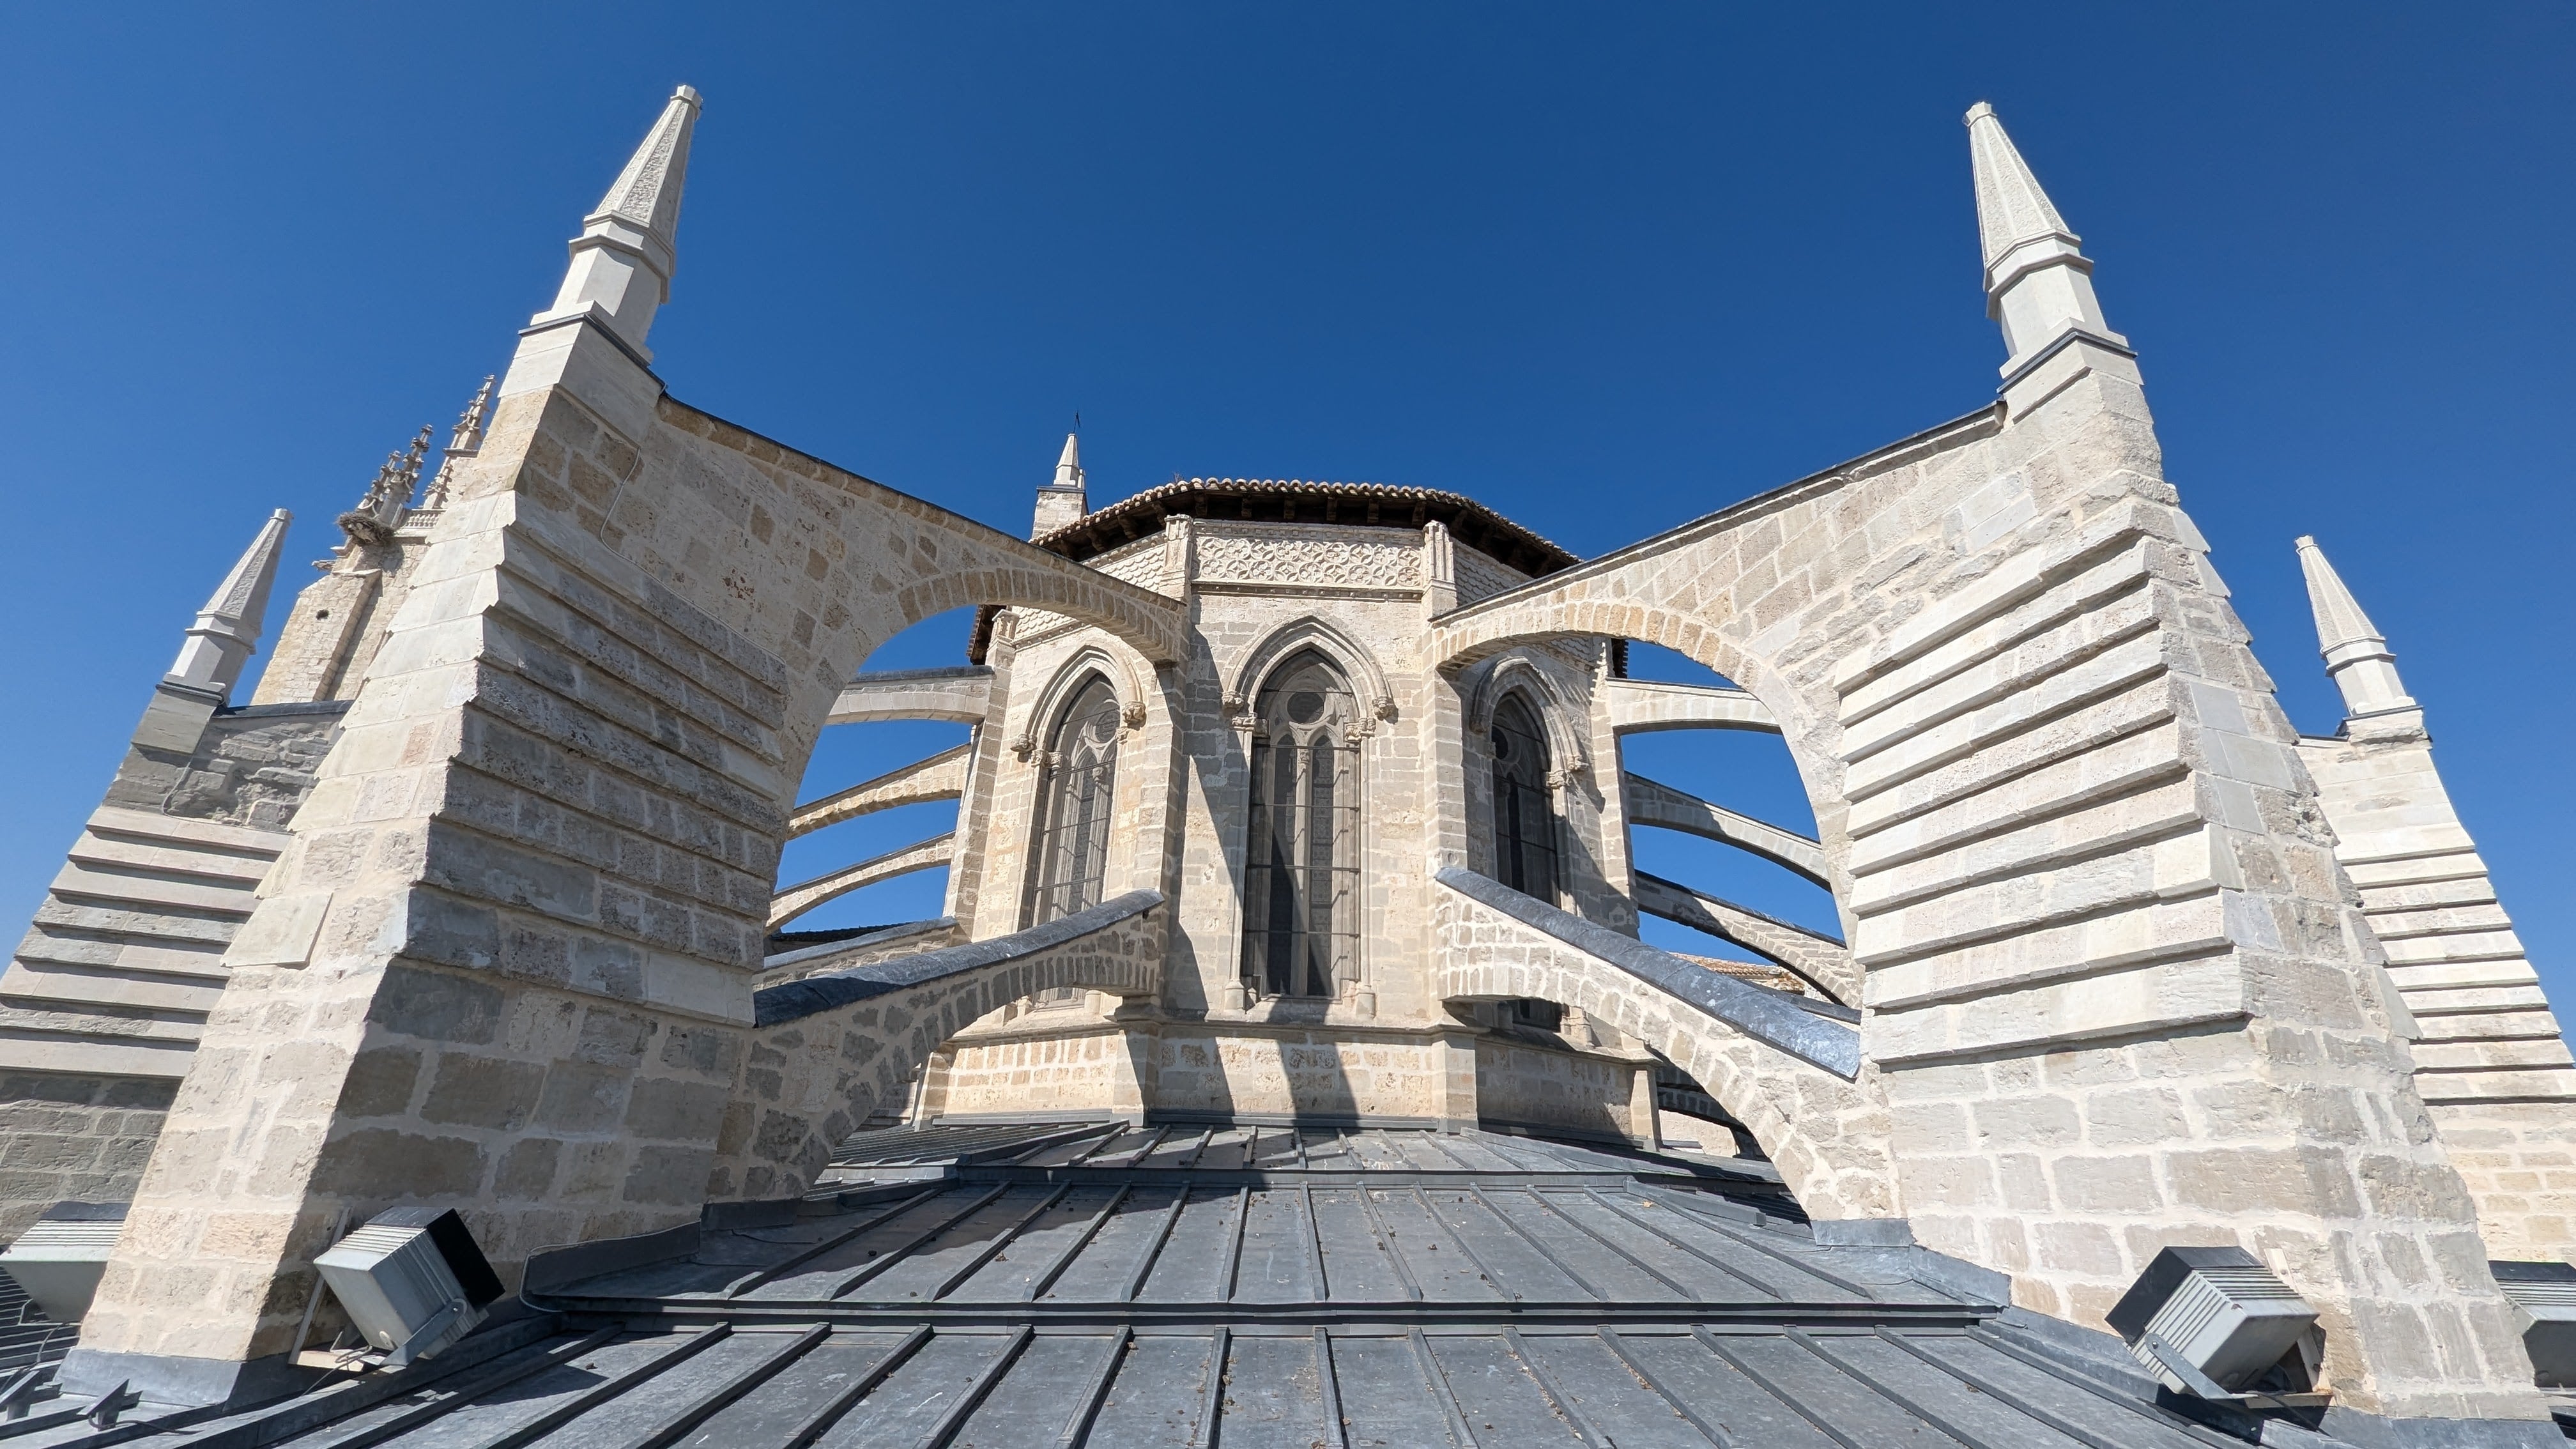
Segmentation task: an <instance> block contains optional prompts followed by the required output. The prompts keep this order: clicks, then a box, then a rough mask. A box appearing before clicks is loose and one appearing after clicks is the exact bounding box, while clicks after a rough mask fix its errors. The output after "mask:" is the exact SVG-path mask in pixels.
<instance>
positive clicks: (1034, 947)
mask: <svg viewBox="0 0 2576 1449" xmlns="http://www.w3.org/2000/svg"><path fill="white" fill-rule="evenodd" d="M1164 927H1165V922H1164V912H1163V910H1162V896H1161V895H1160V894H1159V893H1157V892H1153V891H1136V892H1131V893H1129V894H1127V895H1124V896H1120V897H1118V898H1116V899H1115V900H1111V901H1106V902H1103V903H1102V904H1100V905H1098V906H1094V907H1092V908H1091V909H1089V910H1087V911H1082V912H1079V913H1077V914H1075V915H1071V916H1066V917H1064V918H1062V919H1060V920H1056V921H1050V922H1048V923H1047V924H1045V925H1043V926H1035V927H1031V928H1030V929H1028V930H1025V931H1021V932H1018V933H1016V934H1014V935H1010V936H1003V937H998V938H996V939H994V940H990V941H978V942H975V943H972V944H970V945H964V946H951V947H948V948H946V949H944V950H938V951H928V952H923V953H920V954H917V955H912V956H906V957H901V958H898V959H896V960H893V961H888V962H884V963H881V964H878V965H875V966H868V967H862V968H860V969H858V970H854V971H848V972H842V973H837V974H834V973H817V974H814V975H810V976H806V977H804V978H802V979H800V980H797V981H794V982H791V983H788V984H787V985H784V986H779V987H774V988H771V989H770V990H767V991H764V992H762V993H761V995H760V1000H759V1016H758V1024H757V1026H756V1028H755V1031H754V1035H753V1039H752V1042H751V1045H750V1051H749V1053H748V1055H747V1057H746V1070H745V1071H744V1073H743V1076H742V1082H741V1085H740V1087H739V1088H738V1090H737V1092H736V1094H735V1097H734V1109H735V1115H734V1118H733V1120H730V1121H729V1122H728V1123H727V1130H726V1134H725V1137H724V1139H723V1141H722V1142H721V1143H720V1147H719V1152H718V1154H717V1158H716V1160H715V1162H714V1164H713V1166H712V1168H711V1170H710V1173H709V1176H708V1195H709V1197H711V1198H713V1199H715V1200H718V1201H752V1200H770V1199H776V1198H782V1197H794V1196H800V1195H802V1194H803V1193H804V1192H806V1191H807V1190H809V1189H810V1188H812V1186H813V1185H814V1180H815V1178H816V1176H817V1175H818V1174H820V1173H821V1171H822V1170H823V1168H824V1166H825V1165H826V1164H828V1163H829V1162H830V1160H831V1154H832V1149H833V1148H834V1147H836V1146H838V1145H839V1143H840V1142H841V1140H842V1139H843V1138H845V1137H847V1136H849V1135H850V1133H852V1132H854V1131H856V1130H857V1129H858V1126H859V1124H860V1123H862V1122H865V1121H866V1120H867V1119H868V1117H869V1115H870V1114H871V1113H872V1112H873V1111H874V1110H875V1108H876V1107H877V1106H878V1105H879V1104H881V1103H884V1102H888V1101H892V1100H894V1099H896V1098H897V1097H899V1096H900V1095H901V1094H902V1092H903V1090H904V1088H905V1086H906V1084H908V1083H909V1082H911V1081H912V1079H913V1077H914V1076H915V1075H917V1074H918V1073H919V1072H920V1071H921V1069H922V1067H923V1065H924V1064H925V1063H927V1062H928V1061H929V1060H930V1057H931V1054H932V1053H933V1052H935V1051H937V1050H938V1049H939V1047H940V1044H941V1043H943V1042H945V1041H947V1040H948V1039H949V1038H951V1037H953V1036H955V1035H956V1034H957V1033H958V1032H960V1031H962V1030H964V1029H965V1028H966V1027H967V1026H968V1025H970V1024H971V1023H973V1022H975V1021H977V1020H979V1019H980V1018H982V1017H984V1016H986V1015H989V1014H990V1013H992V1012H994V1011H998V1010H1000V1009H1001V1008H1002V1007H1003V1006H1005V1005H1007V1004H1009V1003H1010V1002H1013V1001H1017V1000H1020V999H1021V998H1023V997H1027V996H1033V995H1036V994H1037V993H1039V992H1041V991H1047V990H1051V989H1079V990H1091V991H1102V992H1107V993H1109V994H1111V995H1115V996H1149V995H1152V994H1154V993H1155V992H1157V991H1159V990H1160V989H1161V985H1162V958H1163V953H1162V932H1163V930H1164Z"/></svg>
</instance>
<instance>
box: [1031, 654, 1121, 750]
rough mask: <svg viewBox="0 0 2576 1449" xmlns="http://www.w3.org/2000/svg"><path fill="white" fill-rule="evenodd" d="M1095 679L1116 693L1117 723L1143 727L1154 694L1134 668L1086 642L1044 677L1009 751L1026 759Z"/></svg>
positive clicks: (1119, 658)
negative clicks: (1043, 683)
mask: <svg viewBox="0 0 2576 1449" xmlns="http://www.w3.org/2000/svg"><path fill="white" fill-rule="evenodd" d="M1094 678H1098V679H1100V680H1102V681H1104V682H1106V683H1107V684H1108V686H1109V689H1110V692H1111V693H1113V694H1115V695H1117V696H1118V718H1119V723H1120V724H1122V725H1124V726H1125V727H1126V728H1127V729H1129V730H1131V731H1132V730H1138V729H1142V728H1144V725H1145V719H1146V716H1147V714H1148V713H1149V711H1150V709H1151V701H1152V700H1153V699H1154V698H1155V696H1154V695H1150V694H1148V693H1147V692H1146V690H1145V685H1144V681H1143V680H1142V679H1140V678H1138V677H1137V673H1136V670H1135V667H1134V666H1133V665H1132V664H1131V663H1130V662H1129V661H1128V660H1126V659H1124V658H1121V657H1120V656H1119V655H1117V654H1115V653H1113V652H1111V651H1110V650H1108V649H1105V648H1103V647H1101V646H1100V645H1097V644H1086V645H1084V646H1083V647H1082V648H1081V649H1080V650H1078V651H1076V652H1075V653H1074V656H1073V657H1072V658H1070V659H1067V660H1066V661H1065V662H1064V663H1063V664H1061V665H1059V666H1057V668H1056V670H1055V672H1054V673H1053V674H1050V675H1049V676H1047V681H1046V686H1045V687H1044V688H1043V689H1040V690H1039V691H1038V696H1037V699H1036V700H1035V702H1034V703H1033V704H1032V705H1031V707H1030V709H1029V712H1028V715H1027V717H1026V719H1025V721H1024V725H1023V728H1022V730H1021V732H1020V735H1019V738H1017V739H1015V740H1013V741H1011V750H1012V752H1013V753H1014V754H1017V755H1019V756H1021V757H1022V758H1026V757H1027V756H1028V755H1029V754H1031V753H1032V752H1034V751H1035V750H1036V749H1038V748H1039V746H1040V745H1041V744H1042V743H1043V742H1044V741H1045V739H1046V736H1047V732H1048V731H1049V730H1052V729H1054V728H1055V726H1056V722H1057V717H1058V716H1060V715H1061V714H1063V712H1064V707H1065V706H1066V705H1067V704H1069V703H1070V702H1072V700H1073V697H1074V696H1075V695H1077V694H1080V693H1081V692H1082V688H1083V686H1084V685H1085V684H1087V683H1088V682H1090V681H1091V680H1092V679H1094Z"/></svg>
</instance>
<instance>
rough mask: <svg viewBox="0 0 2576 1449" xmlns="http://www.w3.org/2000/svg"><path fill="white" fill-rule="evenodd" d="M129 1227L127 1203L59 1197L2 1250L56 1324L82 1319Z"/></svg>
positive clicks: (2, 1264) (4, 1261)
mask: <svg viewBox="0 0 2576 1449" xmlns="http://www.w3.org/2000/svg"><path fill="white" fill-rule="evenodd" d="M123 1231H125V1204H124V1203H121V1202H58V1203H56V1204H54V1205H53V1206H52V1207H49V1208H47V1209H45V1215H44V1216H43V1217H40V1218H38V1219H36V1221H35V1224H34V1226H32V1227H30V1228H28V1229H27V1231H25V1232H23V1233H21V1234H19V1235H18V1241H16V1242H14V1243H11V1244H10V1245H9V1250H8V1251H7V1252H5V1253H0V1268H6V1269H7V1270H8V1271H9V1276H10V1277H11V1278H14V1279H16V1280H17V1283H18V1286H19V1287H21V1288H24V1289H26V1290H27V1296H28V1297H30V1298H33V1299H35V1300H36V1306H37V1307H38V1308H41V1309H43V1310H44V1311H45V1316H46V1317H47V1318H50V1319H52V1320H53V1321H55V1322H56V1323H78V1322H80V1321H81V1317H82V1315H84V1314H86V1313H88V1312H89V1301H90V1299H91V1298H93V1297H96V1296H97V1294H98V1282H99V1279H101V1278H103V1277H105V1276H106V1274H107V1260H108V1256H109V1255H110V1254H112V1253H114V1252H115V1251H116V1235H117V1234H118V1233H121V1232H123Z"/></svg>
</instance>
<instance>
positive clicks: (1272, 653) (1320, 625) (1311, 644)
mask: <svg viewBox="0 0 2576 1449" xmlns="http://www.w3.org/2000/svg"><path fill="white" fill-rule="evenodd" d="M1310 648H1311V649H1313V650H1315V651H1316V652H1317V653H1319V654H1322V655H1323V656H1324V657H1325V658H1327V659H1329V660H1331V661H1332V662H1333V663H1334V664H1335V665H1336V666H1338V667H1339V668H1340V669H1341V671H1342V674H1343V676H1344V677H1345V678H1347V679H1349V680H1350V682H1351V692H1352V693H1353V694H1355V695H1357V696H1358V697H1359V703H1360V709H1361V712H1362V714H1363V715H1366V716H1369V717H1371V718H1374V719H1391V718H1393V717H1394V714H1395V694H1394V691H1392V690H1391V689H1389V688H1388V687H1387V682H1386V671H1384V670H1383V669H1380V668H1379V667H1378V663H1377V656H1376V654H1375V653H1373V652H1372V651H1370V649H1369V648H1368V647H1367V646H1366V645H1364V644H1362V643H1360V642H1359V641H1358V640H1357V639H1354V638H1352V637H1351V636H1350V634H1348V633H1347V632H1345V631H1344V630H1343V629H1342V628H1341V627H1340V626H1338V625H1336V624H1334V623H1332V622H1331V621H1330V620H1326V619H1321V618H1318V617H1316V616H1314V615H1312V614H1308V615H1306V616H1305V617H1303V618H1300V619H1293V620H1291V621H1289V622H1288V623H1286V624H1282V625H1281V626H1279V627H1278V628H1277V629H1274V630H1272V631H1271V632H1270V634H1269V635H1268V636H1267V637H1265V638H1264V639H1263V640H1262V641H1261V642H1260V643H1258V644H1256V645H1254V646H1253V647H1252V649H1251V651H1250V652H1249V653H1247V654H1245V655H1244V657H1243V662H1242V663H1241V664H1240V665H1238V666H1236V668H1235V672H1234V679H1233V682H1232V683H1230V684H1228V685H1227V686H1226V691H1225V709H1226V713H1227V714H1228V715H1230V716H1232V717H1233V718H1234V719H1236V720H1237V721H1241V720H1243V719H1244V718H1246V717H1248V716H1249V715H1250V713H1251V711H1252V702H1253V701H1254V700H1256V699H1259V698H1260V697H1261V687H1262V686H1263V685H1265V684H1267V683H1269V681H1270V676H1271V674H1272V673H1273V672H1274V671H1276V670H1277V669H1278V667H1279V666H1280V665H1281V664H1284V663H1286V662H1287V661H1288V660H1290V659H1293V658H1295V657H1296V656H1297V654H1298V652H1299V651H1300V650H1304V649H1310Z"/></svg>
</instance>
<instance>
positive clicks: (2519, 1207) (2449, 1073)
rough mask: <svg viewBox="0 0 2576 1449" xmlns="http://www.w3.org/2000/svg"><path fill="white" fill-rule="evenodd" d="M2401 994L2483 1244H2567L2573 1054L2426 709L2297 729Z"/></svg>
mask: <svg viewBox="0 0 2576 1449" xmlns="http://www.w3.org/2000/svg"><path fill="white" fill-rule="evenodd" d="M2299 752H2300V754H2301V756H2302V757H2303V758H2304V759H2305V760H2306V762H2307V765H2308V769H2309V771H2310V772H2311V773H2312V774H2314V775H2315V777H2316V780H2317V786H2318V789H2319V791H2320V794H2321V799H2322V802H2323V804H2324V806H2325V812H2326V819H2327V821H2328V822H2329V823H2331V824H2332V825H2333V827H2334V832H2335V856H2336V859H2338V860H2339V861H2341V862H2342V864H2343V868H2344V871H2345V873H2346V874H2347V875H2349V876H2350V877H2351V878H2352V882H2353V884H2354V886H2355V887H2356V888H2357V889H2358V890H2359V891H2360V900H2361V908H2362V911H2363V913H2364V915H2365V916H2366V917H2367V918H2368V920H2369V922H2370V934H2371V936H2372V938H2373V939H2374V941H2375V942H2376V943H2377V945H2378V947H2379V949H2380V951H2381V952H2382V953H2384V956H2385V960H2386V962H2387V971H2388V976H2389V978H2390V979H2391V982H2392V985H2393V987H2394V989H2395V990H2396V991H2397V992H2398V993H2399V995H2400V997H2401V999H2402V1000H2403V1001H2404V1003H2405V1013H2406V1015H2407V1017H2408V1018H2409V1019H2410V1021H2411V1023H2412V1033H2411V1034H2412V1035H2413V1037H2414V1038H2415V1045H2414V1052H2413V1056H2414V1061H2415V1087H2416V1090H2417V1091H2419V1092H2421V1093H2422V1094H2423V1097H2424V1102H2425V1106H2426V1108H2427V1109H2428V1110H2429V1111H2430V1112H2431V1113H2432V1115H2433V1124H2434V1126H2435V1127H2436V1128H2437V1129H2439V1131H2440V1132H2441V1135H2442V1145H2443V1146H2444V1147H2445V1148H2447V1149H2448V1150H2449V1153H2450V1158H2451V1162H2452V1164H2453V1165H2454V1166H2456V1167H2457V1168H2459V1170H2460V1174H2461V1176H2462V1177H2463V1178H2464V1179H2465V1180H2466V1182H2467V1184H2468V1189H2469V1194H2470V1196H2471V1197H2472V1198H2474V1199H2475V1200H2476V1202H2477V1207H2478V1225H2479V1228H2480V1229H2481V1231H2483V1232H2484V1234H2485V1236H2486V1244H2487V1256H2488V1257H2490V1258H2499V1259H2518V1260H2524V1261H2547V1260H2558V1261H2565V1260H2567V1259H2568V1258H2569V1257H2571V1256H2576V1059H2571V1058H2570V1057H2569V1055H2568V1051H2567V1043H2566V1040H2565V1038H2564V1037H2563V1035H2562V1034H2561V1032H2560V1030H2559V1024H2558V1016H2557V1013H2555V1012H2553V1011H2551V1010H2550V1007H2549V999H2548V997H2547V996H2545V995H2544V994H2543V993H2542V991H2541V986H2540V977H2539V975H2538V973H2536V972H2535V971H2533V970H2532V967H2531V962H2530V961H2529V960H2528V959H2527V958H2526V957H2525V956H2524V955H2523V948H2522V939H2521V937H2520V936H2518V935H2517V934H2515V932H2514V928H2513V919H2512V917H2510V916H2508V915H2507V914H2505V909H2504V906H2503V904H2502V903H2501V902H2500V901H2498V900H2497V899H2496V889H2495V884H2494V882H2493V881H2491V880H2489V879H2488V877H2487V868H2486V862H2485V861H2484V860H2483V859H2481V858H2480V857H2479V855H2478V851H2477V843H2476V842H2475V841H2473V840H2471V839H2470V838H2469V832H2468V829H2467V827H2465V826H2464V825H2462V824H2461V823H2460V817H2459V812H2458V811H2457V810H2456V809H2454V808H2453V806H2452V804H2451V796H2450V792H2449V791H2448V790H2447V789H2445V788H2444V787H2443V784H2442V776H2441V772H2440V771H2439V770H2438V769H2436V768H2435V766H2434V763H2433V741H2432V737H2431V735H2430V734H2428V733H2427V732H2426V730H2425V727H2424V712H2423V711H2422V710H2420V709H2402V710H2395V711H2390V712H2387V713H2382V714H2378V715H2372V716H2366V717H2360V718H2355V719H2353V720H2351V721H2349V722H2348V723H2347V724H2346V725H2345V726H2344V730H2343V732H2342V733H2341V734H2340V735H2338V736H2336V737H2334V738H2331V739H2303V740H2301V741H2299Z"/></svg>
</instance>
